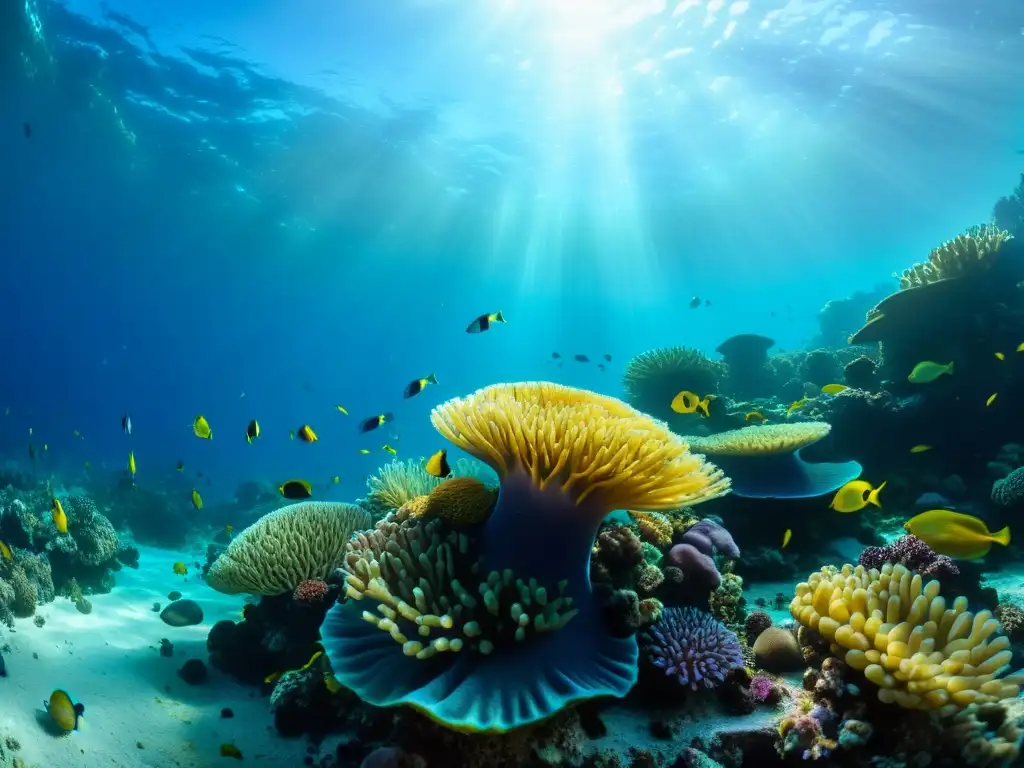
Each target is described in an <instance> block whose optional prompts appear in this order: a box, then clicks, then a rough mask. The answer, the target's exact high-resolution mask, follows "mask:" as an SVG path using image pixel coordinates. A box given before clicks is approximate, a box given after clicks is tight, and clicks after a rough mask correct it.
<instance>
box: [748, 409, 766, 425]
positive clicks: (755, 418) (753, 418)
mask: <svg viewBox="0 0 1024 768" xmlns="http://www.w3.org/2000/svg"><path fill="white" fill-rule="evenodd" d="M743 420H744V421H750V422H753V423H754V424H763V423H764V422H766V421H768V418H767V417H766V416H765V415H764V414H763V413H761V412H760V411H751V412H750V413H748V414H747V415H746V416H744V417H743Z"/></svg>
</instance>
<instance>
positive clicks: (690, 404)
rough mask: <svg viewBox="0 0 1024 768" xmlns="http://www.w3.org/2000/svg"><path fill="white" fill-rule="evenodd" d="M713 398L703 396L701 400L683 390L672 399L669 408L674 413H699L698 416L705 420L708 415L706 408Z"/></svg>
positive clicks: (711, 396)
mask: <svg viewBox="0 0 1024 768" xmlns="http://www.w3.org/2000/svg"><path fill="white" fill-rule="evenodd" d="M714 397H715V396H714V395H705V396H704V399H703V400H701V399H700V397H698V396H697V395H696V394H695V393H693V392H689V391H687V390H685V389H684V390H683V391H682V392H680V393H679V394H678V395H676V396H675V397H673V398H672V402H671V403H670V407H671V408H672V410H673V411H675V412H676V413H697V412H698V411H700V415H701V416H703V417H704V418H707V417H708V416H709V415H710V414H709V413H708V406H709V405H710V404H711V401H712V400H713V399H714Z"/></svg>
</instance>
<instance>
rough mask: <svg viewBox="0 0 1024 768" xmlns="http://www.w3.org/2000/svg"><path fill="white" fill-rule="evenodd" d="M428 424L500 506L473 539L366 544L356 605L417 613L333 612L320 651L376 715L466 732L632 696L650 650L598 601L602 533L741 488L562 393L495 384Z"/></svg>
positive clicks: (593, 398) (663, 440) (627, 418)
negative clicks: (641, 654)
mask: <svg viewBox="0 0 1024 768" xmlns="http://www.w3.org/2000/svg"><path fill="white" fill-rule="evenodd" d="M431 420H432V422H433V424H434V426H435V428H437V430H438V431H439V432H440V433H441V434H442V435H443V436H444V437H446V438H447V439H448V440H449V441H451V442H452V443H453V444H454V445H456V446H457V447H459V448H462V449H463V450H465V451H466V452H468V453H470V454H471V455H473V456H475V457H477V458H478V459H480V460H482V461H484V462H486V463H487V464H489V465H490V466H491V467H492V468H493V469H494V470H495V471H496V472H497V473H498V477H499V479H500V481H501V488H500V493H499V497H498V502H497V504H496V505H495V508H494V511H493V512H492V513H491V515H490V516H489V517H488V518H487V520H486V521H485V522H484V523H483V524H482V525H481V526H480V527H479V528H478V529H477V530H475V531H474V532H473V536H472V537H470V536H468V535H458V536H457V537H456V538H452V532H451V531H444V530H443V529H442V527H441V526H442V524H443V523H442V522H441V521H440V519H439V518H435V519H434V520H432V521H429V522H424V521H422V520H421V519H413V520H410V523H411V525H410V526H405V525H404V524H402V526H400V527H399V528H397V529H394V530H392V529H391V528H390V527H389V526H390V525H391V522H389V521H386V522H385V523H384V524H383V525H384V526H385V527H386V528H387V531H388V532H387V533H386V534H381V535H382V536H383V535H387V536H388V537H390V540H389V541H388V542H387V543H386V544H383V548H382V547H381V543H380V542H377V537H376V536H374V537H373V539H372V540H371V537H370V536H364V537H363V538H360V539H357V540H356V543H353V545H352V547H351V548H350V555H353V556H352V557H347V558H346V561H345V566H344V569H345V581H346V585H347V587H348V595H349V597H350V598H352V597H356V596H358V595H363V594H366V595H368V596H371V595H372V599H374V600H375V601H376V600H377V598H378V597H381V596H383V595H385V594H390V595H392V596H393V597H396V598H401V600H402V601H404V602H403V603H398V601H397V600H395V601H394V602H395V605H396V606H397V607H393V606H392V605H391V604H389V603H388V601H386V600H381V601H380V602H379V603H378V604H377V605H376V612H373V611H372V610H371V611H364V610H363V603H364V602H365V601H363V600H359V599H347V600H345V602H343V603H340V604H339V605H337V606H335V607H334V608H332V609H331V610H330V611H329V613H328V615H327V618H326V620H325V622H324V625H323V627H322V635H323V644H324V648H325V651H326V653H327V655H328V656H329V657H330V661H331V664H332V666H333V667H334V671H335V675H336V677H337V678H338V680H339V681H341V682H342V683H343V684H344V685H346V686H347V687H349V688H351V689H352V690H354V691H355V692H356V693H357V694H358V695H359V696H360V698H362V699H363V700H365V701H368V702H369V703H371V704H375V705H378V706H393V705H399V704H407V705H410V706H413V707H415V708H417V709H420V710H422V711H424V712H426V713H427V714H428V715H430V716H431V717H432V718H434V719H435V720H437V721H438V722H440V723H441V724H443V725H446V726H447V727H450V728H453V729H457V730H466V731H491V732H504V731H508V730H511V729H514V728H518V727H520V726H524V725H527V724H529V723H531V722H535V721H537V720H540V719H543V718H546V717H549V716H550V715H552V714H554V713H555V712H557V711H559V710H560V709H562V708H564V707H566V706H568V705H570V704H572V703H574V702H577V701H580V700H583V699H587V698H593V697H596V696H608V695H611V696H622V695H624V694H625V693H626V692H627V691H629V689H630V688H631V687H632V685H633V683H634V682H635V680H636V661H637V644H636V639H635V637H632V636H629V637H614V636H612V635H611V634H610V632H609V630H608V628H607V626H606V625H605V623H604V610H603V607H602V605H601V604H600V603H599V602H598V600H597V599H596V598H595V595H594V593H593V591H592V589H591V584H590V577H589V569H590V559H591V552H592V548H593V545H594V540H595V537H596V535H597V532H598V528H599V526H600V525H601V522H602V520H603V519H604V518H605V516H606V515H607V514H608V513H609V512H610V511H612V510H615V509H637V510H648V511H658V510H669V509H677V508H679V507H682V506H685V505H691V504H696V503H699V502H702V501H708V500H710V499H714V498H717V497H719V496H721V495H723V494H725V493H726V492H727V491H728V489H729V481H728V480H727V479H726V478H725V477H724V475H723V474H722V472H721V471H720V470H718V469H717V468H716V467H714V466H713V465H711V464H707V463H705V461H704V459H703V457H701V456H696V455H693V454H691V453H689V451H688V450H687V447H686V443H685V442H683V441H682V440H680V439H679V438H678V437H677V436H675V435H673V434H672V433H671V432H669V431H668V429H667V428H666V427H665V426H664V425H663V424H660V423H658V422H656V421H654V420H652V419H651V418H649V417H647V416H645V415H643V414H641V413H639V412H638V411H636V410H634V409H633V408H631V407H630V406H628V405H626V404H625V403H623V402H621V401H619V400H615V399H614V398H610V397H605V396H602V395H597V394H595V393H592V392H587V391H585V390H578V389H573V388H570V387H564V386H561V385H558V384H551V383H545V382H532V383H522V384H501V385H496V386H492V387H488V388H486V389H482V390H478V391H477V392H475V393H474V394H472V395H470V396H468V397H465V398H456V399H454V400H450V401H448V402H447V403H444V404H442V405H440V406H438V407H436V408H435V409H434V411H433V412H432V414H431ZM435 521H436V522H435ZM420 526H422V527H420ZM428 526H430V528H429V530H428ZM412 531H415V533H412ZM435 535H436V536H437V539H436V542H437V544H436V547H435V548H433V549H431V547H434V543H435V539H434V536H435ZM364 540H365V541H366V545H364V544H363V541H364ZM373 542H377V546H376V548H375V546H374V543H373ZM414 542H418V543H419V546H418V547H417V546H416V544H414ZM445 543H447V547H445V546H444V544H445ZM424 547H425V548H426V549H424ZM378 550H379V552H380V557H378ZM456 551H457V552H458V560H456ZM428 552H430V553H431V554H429V555H428ZM384 553H386V555H387V556H386V557H384ZM449 553H450V560H449ZM382 560H383V561H384V563H385V564H384V565H382V564H381V561H382ZM463 574H466V575H465V576H464V575H463ZM474 575H475V581H471V580H470V576H474ZM453 576H454V577H455V578H454V579H453ZM417 579H422V580H421V581H416V580H417ZM432 579H433V580H432ZM463 579H465V581H463ZM456 580H457V581H458V583H457V584H456V583H455V581H456ZM403 584H404V585H405V586H404V587H403ZM417 589H419V590H420V591H419V592H417V591H416V590H417ZM403 590H404V591H403ZM473 591H475V592H476V594H473ZM488 595H490V596H488ZM406 596H409V597H411V598H412V600H411V601H410V600H408V599H406ZM442 596H444V597H445V600H442V599H441V597H442ZM446 603H447V605H448V607H449V609H450V611H449V612H445V611H447V610H448V609H446V608H445V604H446ZM481 604H482V606H483V610H482V609H481ZM459 606H461V610H460V609H459ZM549 614H550V615H549ZM469 616H473V617H479V618H477V619H476V623H473V620H472V619H469V620H468V621H467V620H466V617H469ZM455 630H457V633H456V632H455ZM485 633H486V634H485ZM442 634H443V638H442V637H441V636H440V635H442ZM454 640H460V641H461V642H459V643H454ZM435 641H441V642H437V643H436V644H435ZM444 641H446V642H444ZM485 641H486V642H485ZM428 648H430V649H433V650H430V651H427V650H426V649H428ZM424 651H426V652H424Z"/></svg>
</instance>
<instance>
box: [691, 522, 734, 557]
mask: <svg viewBox="0 0 1024 768" xmlns="http://www.w3.org/2000/svg"><path fill="white" fill-rule="evenodd" d="M679 540H680V541H681V542H683V543H685V544H689V545H691V546H692V547H694V548H695V549H696V550H697V551H698V552H701V553H703V554H705V555H713V554H715V553H718V554H720V555H723V556H725V557H728V558H731V559H732V560H736V559H737V558H739V556H740V548H739V547H738V546H736V542H735V541H734V540H733V538H732V534H731V533H729V531H727V530H726V529H725V528H723V527H722V526H721V525H719V524H718V523H716V522H715V521H714V520H711V519H710V518H707V517H705V518H704V519H703V520H701V521H699V522H697V523H694V524H693V525H691V526H690V527H689V528H688V529H687V530H686V533H684V534H683V535H682V537H681V538H680V539H679Z"/></svg>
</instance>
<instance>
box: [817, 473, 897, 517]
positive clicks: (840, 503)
mask: <svg viewBox="0 0 1024 768" xmlns="http://www.w3.org/2000/svg"><path fill="white" fill-rule="evenodd" d="M886 482H887V481H886ZM883 488H885V482H883V483H882V484H881V485H880V486H878V487H877V488H872V487H871V483H869V482H867V481H866V480H851V481H850V482H848V483H847V484H846V485H844V486H843V487H842V488H840V489H839V490H838V491H837V492H836V496H835V498H834V499H832V503H831V504H829V505H828V506H829V508H830V509H834V510H835V511H836V512H860V511H861V510H862V509H864V507H866V506H867V505H868V504H874V505H875V506H876V507H878V508H879V509H881V508H882V502H881V501H879V499H878V494H880V493H881V492H882V489H883Z"/></svg>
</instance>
